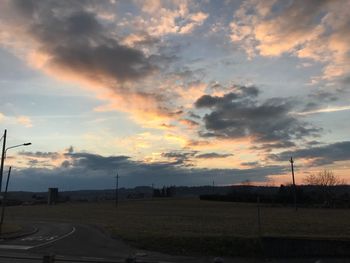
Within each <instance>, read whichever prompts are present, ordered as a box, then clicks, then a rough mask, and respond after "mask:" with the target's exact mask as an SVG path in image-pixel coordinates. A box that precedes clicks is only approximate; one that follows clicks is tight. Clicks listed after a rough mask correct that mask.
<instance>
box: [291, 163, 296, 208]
mask: <svg viewBox="0 0 350 263" xmlns="http://www.w3.org/2000/svg"><path fill="white" fill-rule="evenodd" d="M290 165H291V168H292V178H293V194H294V208H295V211H297V210H298V207H297V187H296V185H295V178H294V161H293V157H290Z"/></svg>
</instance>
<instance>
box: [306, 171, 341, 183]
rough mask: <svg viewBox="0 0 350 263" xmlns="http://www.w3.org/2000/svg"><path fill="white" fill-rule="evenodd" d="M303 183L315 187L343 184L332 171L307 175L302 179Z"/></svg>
mask: <svg viewBox="0 0 350 263" xmlns="http://www.w3.org/2000/svg"><path fill="white" fill-rule="evenodd" d="M304 182H305V183H306V184H308V185H315V186H322V187H328V186H336V185H343V184H345V181H344V180H343V179H340V178H339V177H338V176H336V175H335V174H334V173H333V172H332V171H330V170H326V169H325V170H323V171H321V172H319V173H318V174H310V175H308V176H307V177H306V178H305V179H304Z"/></svg>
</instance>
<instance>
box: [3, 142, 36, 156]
mask: <svg viewBox="0 0 350 263" xmlns="http://www.w3.org/2000/svg"><path fill="white" fill-rule="evenodd" d="M31 144H32V143H31V142H26V143H22V144H18V145H14V146H10V147H7V148H6V149H5V157H6V152H7V150H9V149H12V148H17V147H21V146H29V145H31Z"/></svg>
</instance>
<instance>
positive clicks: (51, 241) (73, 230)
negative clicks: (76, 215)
mask: <svg viewBox="0 0 350 263" xmlns="http://www.w3.org/2000/svg"><path fill="white" fill-rule="evenodd" d="M75 230H76V228H75V227H74V226H73V228H72V231H70V232H69V233H67V234H65V235H63V236H60V237H58V238H56V239H54V240H50V241H47V242H44V243H41V244H39V245H36V246H32V247H31V248H35V247H42V246H45V245H48V244H51V243H53V242H56V241H58V240H61V239H63V238H66V237H68V236H70V235H72V234H73V233H74V232H75Z"/></svg>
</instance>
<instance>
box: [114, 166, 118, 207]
mask: <svg viewBox="0 0 350 263" xmlns="http://www.w3.org/2000/svg"><path fill="white" fill-rule="evenodd" d="M118 191H119V175H118V172H117V176H116V177H115V207H118V202H119V200H118V199H119V195H118Z"/></svg>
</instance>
